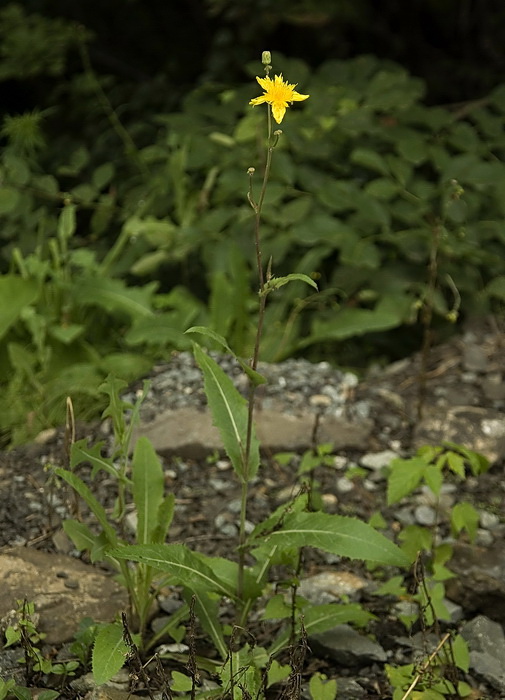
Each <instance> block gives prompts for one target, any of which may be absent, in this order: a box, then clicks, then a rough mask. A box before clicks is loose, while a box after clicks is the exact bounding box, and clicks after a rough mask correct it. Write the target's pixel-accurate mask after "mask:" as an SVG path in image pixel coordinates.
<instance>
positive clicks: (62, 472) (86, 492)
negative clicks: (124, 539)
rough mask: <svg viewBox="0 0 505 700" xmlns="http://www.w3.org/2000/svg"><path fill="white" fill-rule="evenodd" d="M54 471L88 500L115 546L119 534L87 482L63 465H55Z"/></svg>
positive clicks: (89, 505)
mask: <svg viewBox="0 0 505 700" xmlns="http://www.w3.org/2000/svg"><path fill="white" fill-rule="evenodd" d="M54 472H55V474H56V475H57V476H59V477H61V478H62V479H64V480H65V481H66V482H67V483H68V484H70V486H71V487H72V488H73V489H74V490H75V491H77V493H78V494H79V496H80V497H81V498H82V499H83V500H84V501H85V502H86V504H87V505H88V507H89V508H90V510H91V511H92V512H93V515H94V516H95V518H96V519H97V520H98V522H99V523H100V525H101V526H102V529H103V531H104V533H105V535H106V537H107V539H108V541H109V543H110V544H111V545H112V546H114V545H116V544H117V535H116V532H115V530H114V528H113V527H112V526H111V525H110V524H109V521H108V520H107V514H106V512H105V509H104V508H103V506H102V505H101V504H100V503H99V502H98V501H97V500H96V498H95V497H94V496H93V494H92V493H91V491H90V489H89V488H88V486H86V484H85V483H84V482H83V481H81V479H79V477H78V476H76V475H75V474H73V473H72V472H70V471H68V469H62V468H61V467H55V469H54Z"/></svg>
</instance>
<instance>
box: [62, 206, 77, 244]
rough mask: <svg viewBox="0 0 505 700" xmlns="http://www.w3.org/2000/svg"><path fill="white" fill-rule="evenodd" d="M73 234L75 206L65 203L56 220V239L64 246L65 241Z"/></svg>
mask: <svg viewBox="0 0 505 700" xmlns="http://www.w3.org/2000/svg"><path fill="white" fill-rule="evenodd" d="M74 232H75V204H71V203H66V204H65V205H64V207H63V209H62V210H61V213H60V216H59V218H58V238H59V239H60V240H61V241H62V242H64V243H65V244H66V241H68V239H69V238H70V237H71V236H72V235H73V234H74Z"/></svg>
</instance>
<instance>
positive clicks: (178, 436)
mask: <svg viewBox="0 0 505 700" xmlns="http://www.w3.org/2000/svg"><path fill="white" fill-rule="evenodd" d="M255 416H256V432H257V435H258V439H259V441H260V444H261V446H262V449H264V450H265V451H268V452H284V451H303V450H306V449H309V448H310V447H311V444H312V432H313V428H314V421H315V415H314V413H310V412H307V413H305V414H303V415H301V416H294V415H290V414H283V413H282V412H281V411H280V410H279V411H277V410H271V409H268V410H267V409H264V410H258V411H256V414H255ZM372 428H373V422H372V421H371V420H367V419H362V420H359V421H358V420H356V421H349V420H345V419H343V418H336V417H334V416H321V418H320V420H319V426H318V441H319V442H331V443H332V444H333V445H334V448H335V450H339V449H343V448H356V449H365V448H366V447H367V444H368V440H369V438H370V435H371V432H372ZM140 436H145V437H147V438H149V440H150V441H151V442H152V444H153V447H154V449H155V450H156V451H157V452H159V453H160V454H163V455H173V454H177V455H178V456H179V457H181V458H183V459H201V458H203V457H205V456H206V455H208V454H209V453H210V454H211V453H212V452H214V451H215V450H218V451H222V442H221V438H220V435H219V431H218V429H217V428H216V427H215V426H214V425H212V418H211V415H210V412H209V411H208V410H200V409H197V408H192V407H189V408H180V409H175V410H167V411H164V412H163V413H162V414H160V415H159V416H158V417H157V418H156V420H154V421H150V422H148V423H146V422H141V423H140V425H139V427H138V428H137V429H136V430H135V431H134V438H133V439H134V441H135V440H137V439H138V438H139V437H140Z"/></svg>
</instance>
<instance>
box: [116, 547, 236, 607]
mask: <svg viewBox="0 0 505 700" xmlns="http://www.w3.org/2000/svg"><path fill="white" fill-rule="evenodd" d="M108 554H109V556H111V557H115V558H116V559H127V560H129V561H138V562H140V563H142V564H147V565H148V566H152V567H153V569H157V570H159V571H164V572H166V573H168V574H172V576H173V577H174V579H176V580H177V581H178V582H179V583H180V584H181V585H183V586H186V587H187V588H190V589H192V587H193V586H196V587H197V588H200V589H201V590H207V591H215V592H216V593H219V594H220V595H225V596H228V597H230V598H235V597H236V596H235V591H234V587H233V586H231V585H230V584H228V583H227V582H226V581H223V580H221V579H220V578H219V577H218V576H216V574H215V572H214V571H213V569H212V568H211V567H210V566H209V565H208V564H206V563H205V562H204V561H202V559H201V558H200V557H199V556H198V554H196V553H194V552H192V551H191V550H190V549H188V548H187V547H185V546H184V545H182V544H152V545H128V546H125V547H117V548H115V549H113V550H110V551H109V552H108Z"/></svg>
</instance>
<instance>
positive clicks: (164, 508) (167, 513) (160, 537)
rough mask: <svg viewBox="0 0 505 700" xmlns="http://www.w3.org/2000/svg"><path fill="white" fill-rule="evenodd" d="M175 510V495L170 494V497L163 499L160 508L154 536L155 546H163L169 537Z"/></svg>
mask: <svg viewBox="0 0 505 700" xmlns="http://www.w3.org/2000/svg"><path fill="white" fill-rule="evenodd" d="M174 508H175V495H174V494H173V493H169V494H168V496H167V497H166V498H164V499H163V501H162V503H161V504H160V507H159V508H158V517H157V523H156V528H155V530H154V532H153V536H152V542H153V544H162V543H163V542H164V541H165V537H166V536H167V533H168V530H169V528H170V525H171V524H172V519H173V517H174Z"/></svg>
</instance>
